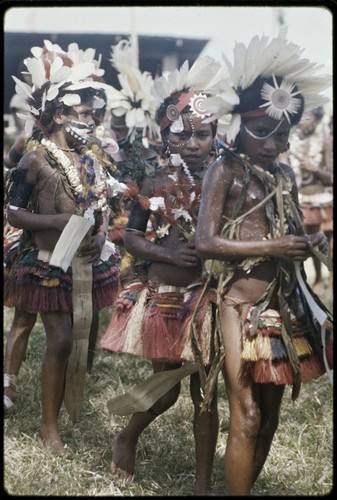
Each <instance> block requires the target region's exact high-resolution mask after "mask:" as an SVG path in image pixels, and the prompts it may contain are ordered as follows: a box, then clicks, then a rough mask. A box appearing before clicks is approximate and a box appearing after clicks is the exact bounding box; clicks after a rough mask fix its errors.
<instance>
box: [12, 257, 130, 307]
mask: <svg viewBox="0 0 337 500" xmlns="http://www.w3.org/2000/svg"><path fill="white" fill-rule="evenodd" d="M37 255H38V250H37V249H29V250H27V251H24V252H22V253H21V254H20V255H19V257H18V259H17V261H15V262H12V265H10V266H7V267H5V273H4V304H5V305H6V306H8V307H16V308H18V309H21V310H23V311H27V312H31V313H39V312H64V313H71V312H72V310H73V308H72V270H71V267H69V268H68V270H67V272H64V271H62V269H59V268H57V267H51V266H49V264H48V263H46V262H43V261H41V260H38V258H37ZM119 261H120V255H119V251H116V253H115V254H113V255H111V256H110V258H109V259H108V260H107V261H105V262H102V263H100V264H99V265H97V266H94V267H93V285H92V306H93V311H94V312H96V311H100V310H101V309H103V308H105V307H108V306H111V305H113V303H114V301H115V299H116V296H117V293H118V287H119Z"/></svg>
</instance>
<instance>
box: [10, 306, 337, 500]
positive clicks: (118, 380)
mask: <svg viewBox="0 0 337 500" xmlns="http://www.w3.org/2000/svg"><path fill="white" fill-rule="evenodd" d="M12 313H13V311H12V310H11V309H7V308H5V309H4V331H5V333H6V332H7V331H8V330H9V326H10V322H11V318H12ZM109 314H110V310H106V311H104V312H102V313H101V331H102V332H103V330H104V326H105V325H106V324H107V321H108V319H109ZM44 344H45V335H44V331H43V327H42V324H41V322H40V321H38V322H37V324H36V325H35V328H34V331H33V333H32V334H31V338H30V341H29V346H28V351H27V358H26V361H25V362H24V363H23V365H22V368H21V371H20V374H19V377H18V385H17V397H16V414H15V415H13V416H12V417H10V418H8V419H5V421H4V487H5V490H6V491H7V492H8V493H9V494H10V495H15V496H21V495H22V496H131V497H132V496H190V495H192V493H193V486H194V474H195V463H194V439H193V432H192V418H193V406H192V402H191V400H190V397H189V389H188V380H187V379H186V380H184V381H183V384H182V391H181V395H180V398H179V400H178V402H177V403H176V405H175V406H174V407H173V408H171V409H170V410H169V411H167V412H166V413H165V414H164V415H162V416H161V417H159V418H158V419H156V421H154V422H153V423H152V424H151V426H150V427H149V428H148V429H146V430H145V432H144V433H143V435H142V436H141V438H140V441H139V445H138V451H137V460H136V471H135V472H136V479H135V481H134V482H133V483H131V484H128V485H124V486H123V485H122V484H121V483H119V482H118V480H117V479H116V478H114V477H113V476H112V475H111V473H110V463H111V458H112V442H113V438H114V436H115V434H116V433H117V432H118V431H119V430H120V429H121V428H122V427H123V426H124V425H125V423H126V422H127V421H128V418H127V417H118V416H116V417H113V416H110V415H109V413H108V411H107V407H106V402H107V400H108V399H110V398H112V397H113V396H115V395H117V394H121V393H122V392H124V391H125V390H128V389H130V388H132V387H133V386H134V385H135V384H136V383H137V382H138V381H139V380H141V379H143V378H145V377H147V376H148V375H150V374H151V373H152V371H151V364H150V363H149V362H148V361H146V360H141V359H137V358H134V357H131V356H127V355H115V354H112V353H108V352H102V351H99V352H98V353H97V354H96V357H95V359H94V368H93V372H92V374H91V375H87V380H86V390H85V398H84V402H83V408H82V412H81V416H80V419H79V421H78V423H76V424H75V425H73V424H72V423H71V422H70V420H69V418H68V415H67V413H66V411H65V410H64V409H63V408H62V409H61V414H60V426H59V427H60V433H61V436H62V439H63V440H64V442H65V443H67V445H68V447H69V448H70V449H71V450H72V451H73V454H72V459H71V460H66V459H64V458H60V457H55V456H54V455H52V454H51V453H50V452H48V451H47V450H46V449H45V448H43V447H42V446H41V443H40V441H39V438H38V429H39V424H40V419H41V411H40V368H41V357H42V354H43V350H44ZM290 394H291V389H290V388H289V387H287V388H286V392H285V396H284V400H283V404H282V408H281V415H280V425H279V429H278V431H277V433H276V435H275V438H274V442H273V444H272V448H271V451H270V454H269V457H268V459H267V462H266V464H265V467H264V469H263V471H262V473H261V475H260V477H259V479H258V481H257V483H256V485H255V488H254V492H253V493H254V495H255V496H323V495H327V494H328V493H330V491H331V490H332V486H333V427H332V421H333V396H332V388H331V386H330V383H329V381H328V378H327V376H326V375H325V376H323V377H322V378H321V379H319V380H318V381H315V382H311V383H309V384H304V385H303V386H302V389H301V393H300V396H299V398H298V400H297V401H296V402H295V403H293V402H292V401H291V397H290ZM219 416H220V433H219V438H218V444H217V451H216V457H215V463H214V471H213V491H214V494H215V495H216V496H224V495H225V492H226V490H225V482H224V473H223V456H224V451H225V446H226V439H227V432H228V405H227V402H226V396H225V390H224V384H223V381H222V379H221V380H220V383H219Z"/></svg>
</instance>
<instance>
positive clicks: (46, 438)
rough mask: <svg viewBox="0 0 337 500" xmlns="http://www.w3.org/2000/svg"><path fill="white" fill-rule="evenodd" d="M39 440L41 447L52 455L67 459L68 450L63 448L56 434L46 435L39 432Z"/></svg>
mask: <svg viewBox="0 0 337 500" xmlns="http://www.w3.org/2000/svg"><path fill="white" fill-rule="evenodd" d="M40 438H41V440H42V443H43V445H44V446H45V447H46V448H47V449H48V450H49V451H51V452H52V453H55V454H56V455H59V456H62V457H65V458H68V457H69V455H70V453H69V450H68V449H67V448H66V447H65V446H64V444H63V443H62V441H61V439H60V436H59V435H58V433H57V432H55V433H53V434H48V433H45V432H43V431H42V430H40Z"/></svg>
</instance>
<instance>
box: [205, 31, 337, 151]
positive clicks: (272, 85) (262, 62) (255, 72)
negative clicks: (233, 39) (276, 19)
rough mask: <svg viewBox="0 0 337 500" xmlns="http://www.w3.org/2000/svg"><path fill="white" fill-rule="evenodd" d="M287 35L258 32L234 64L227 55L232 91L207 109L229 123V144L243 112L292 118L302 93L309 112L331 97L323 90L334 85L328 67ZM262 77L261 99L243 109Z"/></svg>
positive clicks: (238, 49)
mask: <svg viewBox="0 0 337 500" xmlns="http://www.w3.org/2000/svg"><path fill="white" fill-rule="evenodd" d="M286 34H287V31H286V29H281V31H280V33H279V35H278V36H277V37H276V38H273V39H271V40H270V39H269V38H268V37H266V36H262V37H261V38H260V37H259V36H258V35H256V36H254V37H253V38H252V40H251V41H250V43H249V44H248V46H247V47H246V46H245V45H244V44H243V43H236V45H235V47H234V51H233V55H234V62H233V64H232V63H231V62H230V61H229V60H228V58H227V57H226V56H225V55H224V54H223V59H224V62H225V65H226V68H227V70H228V72H229V80H230V87H231V89H230V91H229V92H228V90H227V91H226V92H223V93H221V94H220V95H218V96H215V97H210V98H209V99H207V101H206V103H205V108H206V109H207V111H208V112H209V113H211V116H212V117H216V118H219V119H220V120H221V121H222V122H223V123H225V124H226V140H227V142H228V143H231V142H232V141H234V140H235V137H236V136H237V134H238V132H239V130H240V125H241V116H242V114H243V112H248V111H253V110H257V112H258V114H260V115H261V114H267V115H269V116H271V117H272V118H275V119H276V120H280V119H281V118H282V117H285V118H286V119H287V120H288V121H289V122H290V121H291V118H292V117H294V116H295V115H296V114H297V113H298V111H299V107H300V106H299V98H298V95H299V94H301V96H302V97H303V100H304V110H305V111H308V110H310V109H313V108H315V107H317V106H319V105H322V104H323V103H325V102H327V101H328V100H329V99H328V98H327V97H325V96H324V95H322V94H321V92H322V91H323V90H325V89H327V88H329V87H330V86H331V76H330V75H324V74H319V71H320V70H321V69H322V68H323V65H318V64H316V63H313V62H310V61H309V60H308V59H304V58H302V57H301V56H302V52H303V50H304V49H301V48H300V47H299V46H297V45H295V44H294V43H291V42H289V41H288V40H287V39H286ZM267 79H268V81H269V83H267V82H266V81H265V80H267ZM258 80H259V82H260V83H261V88H260V89H259V96H258V99H256V100H255V102H251V103H249V104H247V103H246V104H245V108H246V109H241V108H242V107H243V106H242V102H243V100H244V97H245V95H246V94H247V89H250V88H252V85H253V84H255V83H256V82H257V81H258ZM248 108H249V109H248ZM251 116H252V115H251ZM207 121H209V119H207Z"/></svg>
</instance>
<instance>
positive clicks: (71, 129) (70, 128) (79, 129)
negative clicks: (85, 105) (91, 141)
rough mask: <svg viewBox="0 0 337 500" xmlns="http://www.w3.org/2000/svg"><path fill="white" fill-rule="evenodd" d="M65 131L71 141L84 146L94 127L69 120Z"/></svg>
mask: <svg viewBox="0 0 337 500" xmlns="http://www.w3.org/2000/svg"><path fill="white" fill-rule="evenodd" d="M65 130H66V132H67V134H69V135H70V136H71V137H72V138H73V139H75V140H76V141H78V142H80V143H81V144H86V143H87V142H88V138H89V136H90V135H91V134H92V133H93V132H94V130H95V127H94V126H90V125H86V124H85V123H83V122H78V121H76V120H70V121H69V122H68V123H67V125H66V126H65Z"/></svg>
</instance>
